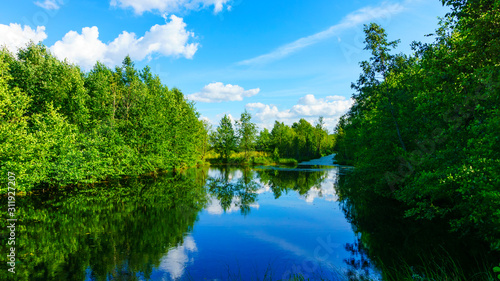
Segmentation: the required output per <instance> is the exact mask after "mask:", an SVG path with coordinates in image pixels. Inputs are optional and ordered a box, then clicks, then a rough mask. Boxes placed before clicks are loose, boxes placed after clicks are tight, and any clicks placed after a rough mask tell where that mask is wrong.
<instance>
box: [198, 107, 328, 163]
mask: <svg viewBox="0 0 500 281" xmlns="http://www.w3.org/2000/svg"><path fill="white" fill-rule="evenodd" d="M251 119H252V116H251V114H250V113H249V112H248V111H246V110H245V111H244V112H243V113H242V114H241V117H240V119H239V120H236V121H235V124H234V126H233V122H232V121H231V119H230V118H229V116H227V115H224V117H223V118H222V119H221V120H220V122H219V125H218V127H217V128H216V129H215V130H209V129H207V131H210V134H209V147H210V148H211V150H212V151H213V152H214V153H215V154H216V156H215V159H213V160H216V161H212V162H216V163H239V164H248V163H250V164H252V163H253V164H264V163H266V164H272V163H281V164H297V162H298V161H304V160H309V159H314V158H319V157H322V156H325V155H328V154H331V153H333V146H334V135H333V134H329V133H328V130H327V129H326V127H325V124H324V121H323V117H320V118H319V119H318V121H317V122H316V124H315V126H313V125H311V123H309V122H308V121H307V120H305V119H303V118H302V119H300V120H299V121H298V122H294V123H293V124H292V126H288V125H286V124H284V123H283V122H279V121H275V122H274V126H273V128H272V130H271V132H269V130H268V129H267V128H264V129H262V130H261V131H260V132H258V129H257V125H256V124H255V123H253V122H252V120H251ZM255 152H257V153H255ZM239 156H241V157H240V158H239ZM256 156H257V158H259V157H260V158H261V159H255V158H256ZM250 157H252V159H250ZM259 161H262V162H259Z"/></svg>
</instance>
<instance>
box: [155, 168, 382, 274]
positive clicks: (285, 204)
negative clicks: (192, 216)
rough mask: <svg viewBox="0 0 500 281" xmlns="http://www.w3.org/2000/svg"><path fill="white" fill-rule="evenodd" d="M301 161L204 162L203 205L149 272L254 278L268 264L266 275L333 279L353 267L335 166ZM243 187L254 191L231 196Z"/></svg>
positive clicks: (351, 235) (353, 238) (351, 237)
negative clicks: (272, 165)
mask: <svg viewBox="0 0 500 281" xmlns="http://www.w3.org/2000/svg"><path fill="white" fill-rule="evenodd" d="M304 168H305V169H299V168H298V169H256V170H246V171H245V170H241V169H235V168H227V169H226V168H224V169H223V168H210V170H209V172H208V177H209V178H208V181H207V182H208V183H207V190H208V193H209V200H208V204H207V206H206V207H205V208H204V209H203V210H202V211H201V212H200V214H199V215H198V221H197V222H196V223H195V225H194V228H193V230H192V231H190V232H189V233H186V237H185V238H184V241H183V242H182V243H181V244H179V245H177V247H173V248H171V249H170V250H169V251H168V253H166V254H165V255H164V257H163V258H162V260H161V264H160V266H159V267H158V268H155V269H154V270H153V274H152V276H151V277H152V279H157V280H179V279H191V280H200V279H207V280H215V279H217V280H220V279H222V280H227V279H229V280H234V279H239V278H242V279H243V280H255V279H262V278H263V276H265V274H266V270H267V269H269V268H272V269H271V270H270V273H272V274H273V277H272V279H273V280H275V279H282V278H285V277H287V276H288V275H289V274H291V273H300V274H302V275H303V276H304V277H306V278H311V279H315V277H317V278H319V277H323V278H335V279H336V278H337V277H339V276H338V274H339V273H340V274H341V275H342V274H345V273H346V272H347V271H349V270H353V268H349V265H347V263H346V260H348V259H351V258H353V257H354V258H355V259H356V258H359V257H356V256H353V254H352V253H351V252H349V251H347V250H346V245H348V244H353V243H355V242H356V240H357V239H356V236H355V234H354V233H353V231H352V229H351V225H350V224H349V223H348V222H347V221H346V219H345V217H344V214H343V212H342V210H341V208H340V206H339V203H338V202H337V196H336V193H335V188H334V184H335V182H336V178H337V176H338V168H335V167H328V169H321V168H318V167H316V168H314V169H311V168H310V167H304ZM279 184H282V185H285V186H277V185H279ZM287 185H288V186H287ZM301 185H305V186H301ZM212 187H214V188H212ZM227 190H230V191H227ZM249 193H251V194H253V195H255V197H249V198H247V197H245V198H241V197H240V196H238V195H234V196H231V195H233V194H240V195H241V194H245V195H246V194H249ZM227 196H230V198H229V199H228V198H227ZM276 197H277V198H276ZM268 273H269V272H268ZM360 273H361V274H363V272H360ZM364 274H368V275H371V276H372V277H376V276H377V275H376V273H374V271H373V270H372V269H369V268H368V269H367V270H365V271H364Z"/></svg>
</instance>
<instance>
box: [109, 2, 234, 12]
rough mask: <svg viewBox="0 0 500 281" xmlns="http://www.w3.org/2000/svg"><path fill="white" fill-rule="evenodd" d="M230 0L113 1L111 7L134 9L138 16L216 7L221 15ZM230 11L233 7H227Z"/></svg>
mask: <svg viewBox="0 0 500 281" xmlns="http://www.w3.org/2000/svg"><path fill="white" fill-rule="evenodd" d="M229 1H230V0H146V1H136V0H111V6H118V7H121V8H132V9H133V10H134V12H135V13H136V14H139V15H140V14H142V13H144V12H151V11H159V12H161V13H174V12H180V11H187V10H199V9H204V8H207V7H211V6H213V7H214V13H216V14H217V13H219V12H221V11H222V10H223V9H224V5H226V3H228V2H229ZM226 7H227V9H228V10H230V9H231V6H229V5H226Z"/></svg>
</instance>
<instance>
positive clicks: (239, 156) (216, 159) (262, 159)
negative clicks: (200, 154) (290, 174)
mask: <svg viewBox="0 0 500 281" xmlns="http://www.w3.org/2000/svg"><path fill="white" fill-rule="evenodd" d="M205 160H206V161H207V162H209V163H211V164H232V165H286V166H296V165H297V164H298V161H297V160H295V159H292V158H281V159H278V160H275V159H273V156H272V154H271V153H269V152H262V151H249V152H248V153H246V154H245V152H233V153H231V155H230V156H229V160H228V162H227V163H225V162H224V161H223V160H222V159H221V158H220V155H219V154H218V153H215V152H213V151H211V152H209V153H207V155H206V157H205Z"/></svg>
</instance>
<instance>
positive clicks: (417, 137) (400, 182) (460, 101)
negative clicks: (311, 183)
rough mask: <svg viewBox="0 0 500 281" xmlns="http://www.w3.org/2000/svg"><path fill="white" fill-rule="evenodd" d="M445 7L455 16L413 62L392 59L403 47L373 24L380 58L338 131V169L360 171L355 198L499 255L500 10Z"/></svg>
mask: <svg viewBox="0 0 500 281" xmlns="http://www.w3.org/2000/svg"><path fill="white" fill-rule="evenodd" d="M443 3H444V4H446V5H449V6H450V7H452V12H451V13H450V14H449V15H447V16H446V18H444V19H442V21H441V24H440V28H439V29H438V30H437V31H436V34H435V37H436V41H435V42H434V43H432V44H422V43H414V44H413V45H412V47H413V50H414V54H413V55H411V56H405V55H392V54H390V49H391V48H393V47H395V45H396V43H397V41H392V42H389V41H388V40H387V39H386V38H387V36H386V34H385V31H384V30H383V28H381V27H380V26H378V25H376V24H370V25H367V26H365V33H366V40H365V43H366V46H367V47H366V49H368V50H371V51H372V57H371V58H370V60H369V61H365V62H362V63H361V67H362V74H361V75H360V78H359V80H358V81H357V83H356V84H353V85H352V87H353V89H354V90H356V94H355V95H354V96H353V98H354V100H355V103H354V105H353V107H352V108H351V109H350V111H349V112H348V113H347V114H346V115H345V116H343V117H342V118H341V119H340V122H339V123H338V125H337V127H336V130H335V133H336V144H335V150H336V151H337V152H338V154H337V161H339V162H340V163H343V164H350V165H355V166H356V173H355V174H353V175H352V176H353V177H358V178H359V179H357V182H358V184H357V188H358V189H359V191H357V192H364V193H367V194H375V195H377V196H382V197H384V198H388V199H390V200H396V201H397V202H399V203H400V204H401V205H402V206H403V208H404V211H403V215H404V216H405V217H412V218H414V219H425V220H432V221H434V220H444V221H446V222H447V223H448V230H450V231H455V232H457V233H461V234H462V235H472V236H477V237H480V238H481V239H483V240H484V241H487V242H488V243H489V244H490V246H491V249H494V250H500V242H499V241H500V211H499V210H498V206H499V205H500V196H499V193H500V189H499V188H500V174H499V171H500V141H499V140H500V139H499V138H500V136H499V134H498V132H500V111H499V110H500V109H499V107H498V104H500V94H499V93H500V83H499V82H498V81H500V68H499V63H500V61H499V59H500V58H499V56H498V55H497V54H498V53H499V51H500V28H498V26H499V23H500V12H499V11H500V10H499V9H500V6H499V3H498V1H492V0H479V1H455V0H449V1H443Z"/></svg>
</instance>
